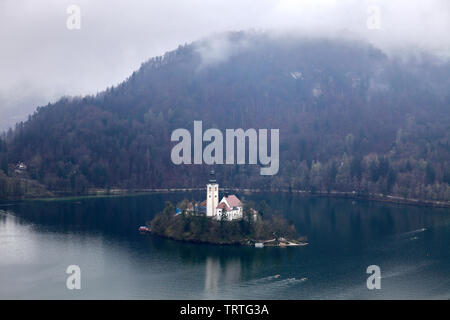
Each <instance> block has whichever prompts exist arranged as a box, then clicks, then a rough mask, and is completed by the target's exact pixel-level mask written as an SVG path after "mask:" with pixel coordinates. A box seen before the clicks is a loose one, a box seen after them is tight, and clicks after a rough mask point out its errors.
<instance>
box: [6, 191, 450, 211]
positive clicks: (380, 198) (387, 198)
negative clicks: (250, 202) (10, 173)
mask: <svg viewBox="0 0 450 320" xmlns="http://www.w3.org/2000/svg"><path fill="white" fill-rule="evenodd" d="M223 189H224V190H225V191H233V192H240V193H243V194H252V193H290V194H293V195H299V196H304V197H322V198H337V199H353V200H367V201H375V202H384V203H391V204H400V205H413V206H416V207H435V208H450V201H437V200H420V199H411V198H406V199H405V198H402V197H399V196H393V195H381V194H369V195H361V194H358V193H356V192H344V191H330V192H327V191H316V192H310V191H306V190H294V189H293V190H288V189H273V190H262V189H248V188H223ZM204 190H205V188H152V189H132V190H128V189H119V188H114V189H110V190H109V191H108V190H106V189H91V190H89V191H88V193H87V194H85V195H70V194H63V193H60V195H58V192H55V194H54V195H53V196H50V197H36V198H17V199H0V201H14V202H15V201H65V200H66V201H70V200H77V199H83V198H109V197H124V196H139V195H146V194H152V193H176V192H198V191H204Z"/></svg>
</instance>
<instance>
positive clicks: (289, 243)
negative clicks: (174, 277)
mask: <svg viewBox="0 0 450 320" xmlns="http://www.w3.org/2000/svg"><path fill="white" fill-rule="evenodd" d="M143 234H150V235H152V236H156V237H159V238H163V239H169V240H172V241H177V242H184V243H191V244H202V245H213V246H235V247H250V248H252V247H253V248H287V247H305V246H307V245H308V244H309V243H308V242H304V241H298V240H288V239H285V240H284V241H280V243H279V244H269V245H266V244H264V245H263V246H262V247H259V246H257V245H256V243H261V242H263V243H266V242H273V241H274V240H261V241H255V240H252V239H243V240H242V241H234V242H213V241H205V240H198V239H178V238H176V237H171V236H167V235H164V234H159V233H156V232H153V231H151V229H150V230H149V231H146V232H143ZM252 242H253V243H252Z"/></svg>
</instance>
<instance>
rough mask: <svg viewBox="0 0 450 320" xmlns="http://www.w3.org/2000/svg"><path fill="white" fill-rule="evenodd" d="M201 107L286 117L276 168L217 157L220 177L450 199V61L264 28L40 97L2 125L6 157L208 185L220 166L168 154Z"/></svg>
mask: <svg viewBox="0 0 450 320" xmlns="http://www.w3.org/2000/svg"><path fill="white" fill-rule="evenodd" d="M194 120H202V121H203V127H204V129H207V128H211V127H216V128H219V129H221V130H225V129H226V128H232V129H234V128H244V129H247V128H256V129H258V128H267V129H271V128H279V129H280V170H279V173H278V174H277V175H275V176H261V175H260V174H259V168H258V167H257V166H255V165H234V166H232V165H224V166H219V165H216V166H215V167H214V169H215V170H216V172H217V178H218V180H219V183H220V184H221V185H223V186H228V187H242V188H243V187H250V188H258V189H301V190H309V191H312V192H315V191H333V190H334V191H348V192H353V191H356V192H358V193H359V194H369V193H381V194H390V195H397V196H401V197H405V198H418V199H427V200H446V201H449V200H450V187H449V183H450V163H449V162H450V146H449V138H450V63H449V62H444V61H441V60H438V59H437V58H434V57H431V56H427V55H425V54H415V55H411V56H409V57H402V58H396V57H388V56H387V55H386V54H384V53H383V52H381V51H380V50H378V49H375V48H373V47H371V46H370V45H368V44H364V43H359V42H354V41H344V40H339V41H338V40H334V41H331V40H323V39H302V38H297V37H293V36H285V37H282V36H279V37H274V36H269V35H266V34H262V33H230V34H227V35H221V36H216V37H212V38H210V39H207V40H203V41H199V42H195V43H192V44H188V45H184V46H180V47H179V48H178V49H177V50H175V51H172V52H168V53H166V54H165V55H164V56H163V57H157V58H153V59H150V60H149V61H147V62H145V63H143V64H142V66H141V68H140V69H139V70H137V71H136V72H134V73H133V74H132V75H131V76H130V77H129V78H128V79H127V80H126V81H124V82H123V83H122V84H120V85H118V86H116V87H112V88H108V89H107V90H106V91H104V92H101V93H98V94H97V95H95V96H86V97H78V98H62V99H61V100H59V101H58V102H56V103H54V104H49V105H47V106H45V107H39V108H38V109H37V111H36V112H35V113H34V114H33V115H31V116H30V117H29V119H28V121H25V122H23V123H19V124H18V125H17V126H16V128H15V130H12V131H9V132H8V133H6V134H4V136H3V141H2V143H1V145H0V164H1V167H0V169H1V170H2V171H3V172H4V173H5V174H7V175H9V176H10V177H13V176H14V175H15V174H16V173H15V172H14V170H13V169H11V165H13V164H16V163H18V162H19V161H22V162H24V163H25V164H26V165H27V170H26V175H27V177H28V178H30V179H33V180H37V181H38V182H40V183H42V184H43V185H44V186H45V187H46V188H47V189H49V190H51V191H60V192H61V191H64V192H67V193H77V194H79V193H85V192H86V191H87V190H88V189H89V188H92V187H98V188H112V187H117V188H159V187H201V186H203V185H204V182H205V179H206V178H207V174H206V172H208V171H209V170H210V169H211V167H208V166H206V165H201V166H199V165H181V166H176V165H174V164H172V162H171V160H170V151H171V148H172V147H173V145H174V143H171V142H170V135H171V133H172V131H173V130H174V129H176V128H186V129H188V130H190V131H191V132H192V127H193V121H194ZM8 166H9V167H10V168H8ZM4 176H5V175H3V177H4ZM1 181H5V178H2V175H0V193H1V192H3V194H5V193H6V191H4V189H2V187H1V186H2V185H5V182H1ZM2 183H3V184H2ZM2 190H3V191H2Z"/></svg>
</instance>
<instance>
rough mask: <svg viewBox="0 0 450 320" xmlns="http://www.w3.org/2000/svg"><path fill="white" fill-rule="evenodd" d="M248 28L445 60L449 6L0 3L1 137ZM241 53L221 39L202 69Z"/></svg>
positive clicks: (290, 1) (118, 0) (432, 1)
mask: <svg viewBox="0 0 450 320" xmlns="http://www.w3.org/2000/svg"><path fill="white" fill-rule="evenodd" d="M71 4H76V5H78V6H79V7H80V8H81V29H80V30H68V29H67V27H66V20H67V18H68V14H67V12H66V10H67V7H68V6H69V5H71ZM370 6H376V7H377V8H379V11H380V28H379V29H369V28H368V27H367V19H368V18H369V14H370V13H369V12H368V8H369V7H370ZM249 29H256V30H262V31H267V30H270V31H271V32H273V33H274V34H276V33H277V32H280V33H285V32H291V33H295V34H299V35H302V36H307V37H318V36H320V37H333V38H336V37H353V38H359V39H361V40H364V41H368V42H370V43H372V44H373V45H375V46H377V47H379V48H381V49H382V50H384V51H385V52H387V53H389V54H404V53H408V54H411V52H419V51H424V50H425V51H428V52H430V53H432V54H435V55H437V56H440V57H442V58H448V57H450V37H449V36H448V31H449V30H450V2H449V1H447V0H427V1H419V0H393V1H382V0H370V1H369V0H340V1H335V0H280V1H275V0H259V1H254V0H239V1H237V0H236V1H233V0H211V1H203V0H191V1H182V0H167V1H141V0H127V1H125V0H96V1H88V0H77V1H72V0H70V1H69V0H41V1H35V0H21V1H15V0H3V1H1V2H0V43H1V44H2V50H1V51H0V70H1V71H2V72H1V73H0V114H1V121H0V130H1V129H5V128H7V127H8V126H10V125H13V124H14V123H15V122H17V121H18V120H22V119H26V115H27V114H29V113H32V112H33V110H34V109H35V108H36V107H37V106H38V105H45V104H47V103H48V102H49V101H54V100H55V99H57V97H59V96H63V95H84V94H93V93H96V92H98V91H102V90H104V89H105V88H106V87H108V86H111V85H116V84H118V83H120V82H121V81H123V80H124V79H126V78H127V77H128V76H129V75H130V74H131V73H132V72H133V71H134V70H136V69H138V68H139V66H140V64H141V63H142V62H144V61H146V60H147V59H149V58H151V57H153V56H157V55H162V54H163V53H164V52H166V51H169V50H173V49H174V48H176V47H177V46H178V45H179V44H184V43H189V42H192V41H195V40H198V39H202V38H205V37H207V36H209V35H211V34H221V33H223V32H226V31H238V30H249ZM199 43H201V41H200V42H199ZM245 46H246V43H244V42H243V43H238V44H237V45H230V42H229V39H227V38H226V37H225V36H223V35H222V36H218V38H217V39H215V40H213V41H209V42H203V44H202V45H200V46H199V47H198V50H199V53H200V54H201V55H202V57H203V61H204V63H205V64H206V65H208V64H214V63H220V62H221V61H224V59H227V58H228V57H230V56H232V55H234V54H236V53H237V52H239V50H241V49H242V48H245Z"/></svg>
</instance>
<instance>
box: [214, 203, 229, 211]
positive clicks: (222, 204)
mask: <svg viewBox="0 0 450 320" xmlns="http://www.w3.org/2000/svg"><path fill="white" fill-rule="evenodd" d="M217 209H225V210H226V211H231V208H230V207H229V206H227V204H226V203H225V202H221V203H219V205H218V206H217Z"/></svg>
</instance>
